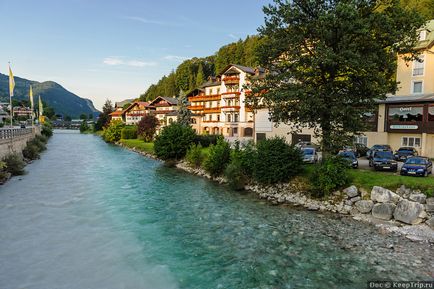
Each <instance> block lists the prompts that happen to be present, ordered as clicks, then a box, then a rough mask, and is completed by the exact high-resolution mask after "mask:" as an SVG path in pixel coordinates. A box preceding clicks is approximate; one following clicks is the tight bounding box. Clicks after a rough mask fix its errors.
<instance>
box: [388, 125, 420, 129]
mask: <svg viewBox="0 0 434 289" xmlns="http://www.w3.org/2000/svg"><path fill="white" fill-rule="evenodd" d="M418 128H419V126H417V125H409V124H392V125H390V129H418Z"/></svg>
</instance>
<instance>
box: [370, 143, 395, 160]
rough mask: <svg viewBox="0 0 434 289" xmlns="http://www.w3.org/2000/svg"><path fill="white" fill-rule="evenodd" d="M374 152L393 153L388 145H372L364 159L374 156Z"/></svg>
mask: <svg viewBox="0 0 434 289" xmlns="http://www.w3.org/2000/svg"><path fill="white" fill-rule="evenodd" d="M375 152H390V153H393V150H392V148H391V147H390V145H374V146H372V147H371V148H370V149H369V150H368V151H367V153H366V157H367V158H368V159H371V158H372V157H373V156H374V153H375Z"/></svg>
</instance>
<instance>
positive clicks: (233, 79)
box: [223, 76, 240, 85]
mask: <svg viewBox="0 0 434 289" xmlns="http://www.w3.org/2000/svg"><path fill="white" fill-rule="evenodd" d="M223 81H224V83H225V84H226V85H234V84H239V83H240V78H239V77H238V76H226V77H224V78H223Z"/></svg>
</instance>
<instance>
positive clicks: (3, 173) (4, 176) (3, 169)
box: [0, 161, 9, 184]
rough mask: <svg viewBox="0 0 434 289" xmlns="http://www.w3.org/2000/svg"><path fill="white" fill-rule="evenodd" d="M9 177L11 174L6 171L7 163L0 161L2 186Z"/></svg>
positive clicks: (0, 182)
mask: <svg viewBox="0 0 434 289" xmlns="http://www.w3.org/2000/svg"><path fill="white" fill-rule="evenodd" d="M8 176H9V173H8V172H7V171H6V163H5V162H2V161H0V184H3V183H4V182H5V181H6V180H7V178H8Z"/></svg>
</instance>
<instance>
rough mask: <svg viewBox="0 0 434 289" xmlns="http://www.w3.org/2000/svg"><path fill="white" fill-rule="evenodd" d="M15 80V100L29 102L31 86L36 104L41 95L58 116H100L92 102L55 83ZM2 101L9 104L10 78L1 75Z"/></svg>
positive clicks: (0, 95) (0, 91) (0, 89)
mask: <svg viewBox="0 0 434 289" xmlns="http://www.w3.org/2000/svg"><path fill="white" fill-rule="evenodd" d="M14 80H15V89H14V99H17V100H22V99H25V100H27V99H28V98H29V86H30V84H31V85H32V87H33V95H34V98H35V104H37V97H38V96H39V95H40V96H41V99H42V101H43V102H45V103H46V104H47V105H48V106H50V107H52V108H54V110H55V112H56V114H62V115H64V116H66V115H68V116H70V117H72V118H78V117H79V116H80V114H82V113H84V114H86V115H89V114H90V113H92V114H93V115H94V116H96V115H98V114H99V111H98V110H97V109H96V108H95V107H94V106H93V103H92V101H91V100H89V99H86V98H81V97H79V96H78V95H76V94H74V93H72V92H70V91H68V90H66V89H65V88H63V87H62V86H61V85H59V84H58V83H56V82H54V81H45V82H37V81H33V80H28V79H24V78H20V77H16V76H15V77H14ZM0 100H1V101H4V102H9V77H8V75H5V74H1V73H0Z"/></svg>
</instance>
